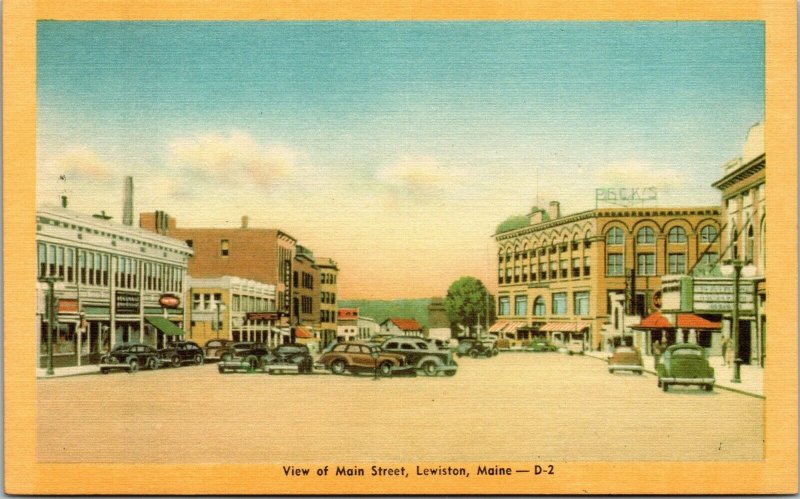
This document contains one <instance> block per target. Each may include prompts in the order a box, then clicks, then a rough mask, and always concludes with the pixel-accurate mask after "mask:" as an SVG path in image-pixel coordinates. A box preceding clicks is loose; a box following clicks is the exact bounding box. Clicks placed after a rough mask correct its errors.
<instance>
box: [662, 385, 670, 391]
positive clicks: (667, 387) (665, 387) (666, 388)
mask: <svg viewBox="0 0 800 499" xmlns="http://www.w3.org/2000/svg"><path fill="white" fill-rule="evenodd" d="M661 389H662V390H664V391H665V392H667V391H669V385H668V384H666V383H661Z"/></svg>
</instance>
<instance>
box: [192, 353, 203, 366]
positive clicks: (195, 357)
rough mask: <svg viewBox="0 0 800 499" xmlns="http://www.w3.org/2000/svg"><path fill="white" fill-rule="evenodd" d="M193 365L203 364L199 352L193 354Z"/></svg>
mask: <svg viewBox="0 0 800 499" xmlns="http://www.w3.org/2000/svg"><path fill="white" fill-rule="evenodd" d="M194 365H196V366H202V365H203V356H202V355H200V354H199V353H198V354H196V355H195V356H194Z"/></svg>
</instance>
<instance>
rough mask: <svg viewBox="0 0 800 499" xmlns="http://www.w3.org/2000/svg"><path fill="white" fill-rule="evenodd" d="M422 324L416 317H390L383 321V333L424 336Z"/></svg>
mask: <svg viewBox="0 0 800 499" xmlns="http://www.w3.org/2000/svg"><path fill="white" fill-rule="evenodd" d="M422 329H423V328H422V325H421V324H420V323H419V322H417V321H416V319H401V318H397V317H390V318H388V319H386V320H385V321H383V322H381V334H390V335H392V336H419V337H420V338H423V337H424V334H423V330H422Z"/></svg>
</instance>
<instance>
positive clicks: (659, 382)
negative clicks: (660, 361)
mask: <svg viewBox="0 0 800 499" xmlns="http://www.w3.org/2000/svg"><path fill="white" fill-rule="evenodd" d="M656 386H658V387H659V388H661V379H659V380H658V381H657V382H656Z"/></svg>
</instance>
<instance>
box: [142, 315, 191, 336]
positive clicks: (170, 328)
mask: <svg viewBox="0 0 800 499" xmlns="http://www.w3.org/2000/svg"><path fill="white" fill-rule="evenodd" d="M145 319H146V320H147V322H149V323H150V324H152V325H154V326H155V327H156V328H158V330H159V331H161V332H162V333H164V334H166V335H167V336H181V335H184V334H186V333H185V332H184V331H183V329H181V328H179V327H178V326H176V325H175V324H173V323H172V322H171V321H169V320H167V319H165V318H163V317H152V316H147V317H145Z"/></svg>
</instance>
